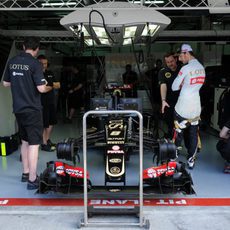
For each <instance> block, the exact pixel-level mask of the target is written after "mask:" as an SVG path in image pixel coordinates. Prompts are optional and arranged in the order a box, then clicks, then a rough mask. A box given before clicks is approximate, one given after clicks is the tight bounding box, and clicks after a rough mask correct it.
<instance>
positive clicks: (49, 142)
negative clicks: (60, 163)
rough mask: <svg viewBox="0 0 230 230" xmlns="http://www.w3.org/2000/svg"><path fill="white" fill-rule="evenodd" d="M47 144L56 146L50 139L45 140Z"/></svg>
mask: <svg viewBox="0 0 230 230" xmlns="http://www.w3.org/2000/svg"><path fill="white" fill-rule="evenodd" d="M47 144H48V145H50V146H54V147H56V144H55V143H53V142H52V141H51V140H50V139H48V140H47Z"/></svg>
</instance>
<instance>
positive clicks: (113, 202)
mask: <svg viewBox="0 0 230 230" xmlns="http://www.w3.org/2000/svg"><path fill="white" fill-rule="evenodd" d="M88 204H89V205H90V206H130V205H132V206H138V204H139V200H138V199H127V200H126V199H89V200H88ZM143 204H144V206H230V198H175V199H173V198H169V199H167V198H163V199H161V198H160V199H159V198H157V199H144V201H143ZM83 205H84V202H83V199H73V198H71V199H69V198H65V199H63V198H62V199H59V198H52V199H50V198H39V199H37V198H0V206H83Z"/></svg>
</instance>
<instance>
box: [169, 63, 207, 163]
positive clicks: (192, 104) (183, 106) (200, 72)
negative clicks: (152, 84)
mask: <svg viewBox="0 0 230 230" xmlns="http://www.w3.org/2000/svg"><path fill="white" fill-rule="evenodd" d="M204 81H205V70H204V67H203V66H202V65H201V64H200V63H199V62H198V60H197V59H192V60H190V61H189V62H188V64H187V65H185V66H183V67H182V68H181V70H180V72H179V74H178V76H177V77H176V79H175V80H174V82H173V84H172V90H173V91H176V90H181V91H180V95H179V98H178V101H177V103H176V106H175V122H174V123H175V133H174V138H173V139H174V141H175V144H176V145H177V146H181V140H182V134H183V132H184V130H186V131H185V133H186V136H185V138H184V139H185V146H186V148H187V149H188V159H190V158H195V156H196V153H197V147H198V125H199V120H200V113H201V103H200V94H199V91H200V88H201V87H202V85H203V84H204Z"/></svg>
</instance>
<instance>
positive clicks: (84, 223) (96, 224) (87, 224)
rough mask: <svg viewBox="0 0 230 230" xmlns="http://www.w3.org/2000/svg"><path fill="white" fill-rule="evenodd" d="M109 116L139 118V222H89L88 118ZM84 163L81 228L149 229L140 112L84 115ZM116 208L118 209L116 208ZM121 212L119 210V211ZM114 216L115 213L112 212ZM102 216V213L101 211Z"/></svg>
mask: <svg viewBox="0 0 230 230" xmlns="http://www.w3.org/2000/svg"><path fill="white" fill-rule="evenodd" d="M91 114H92V115H109V114H125V115H127V114H135V115H137V116H138V117H139V121H140V122H139V160H140V172H139V180H140V181H139V212H136V213H135V215H136V216H138V217H139V221H138V222H124V223H122V222H112V223H111V221H109V222H108V221H107V222H106V221H100V222H99V221H98V222H96V221H94V222H93V221H90V222H89V221H88V217H89V215H88V214H89V212H88V190H87V136H86V135H87V134H86V129H87V125H86V118H87V116H89V115H91ZM83 163H84V218H83V219H82V220H81V223H80V224H79V225H78V227H79V228H81V226H84V227H90V226H91V227H103V226H104V227H105V226H111V224H113V226H117V227H119V226H120V227H124V226H127V227H129V226H137V227H138V226H139V227H141V228H143V227H144V228H147V229H149V227H150V223H149V220H146V219H145V218H144V217H143V117H142V115H141V113H140V112H138V111H136V110H125V111H124V110H121V111H118V110H107V111H96V110H92V111H88V112H87V113H85V114H84V116H83ZM103 208H104V209H105V214H109V213H110V210H111V209H110V208H107V209H106V207H103ZM114 208H116V207H114ZM118 208H119V207H118ZM122 210H123V212H121V215H124V213H125V209H124V207H123V209H122ZM118 211H119V210H118ZM111 213H113V214H114V212H111ZM100 214H102V212H101V211H100Z"/></svg>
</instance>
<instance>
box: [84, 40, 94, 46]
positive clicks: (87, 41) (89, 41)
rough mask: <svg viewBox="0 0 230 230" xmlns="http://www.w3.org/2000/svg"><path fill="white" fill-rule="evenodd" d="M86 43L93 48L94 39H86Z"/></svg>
mask: <svg viewBox="0 0 230 230" xmlns="http://www.w3.org/2000/svg"><path fill="white" fill-rule="evenodd" d="M85 43H86V45H88V46H92V45H93V40H92V39H85Z"/></svg>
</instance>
